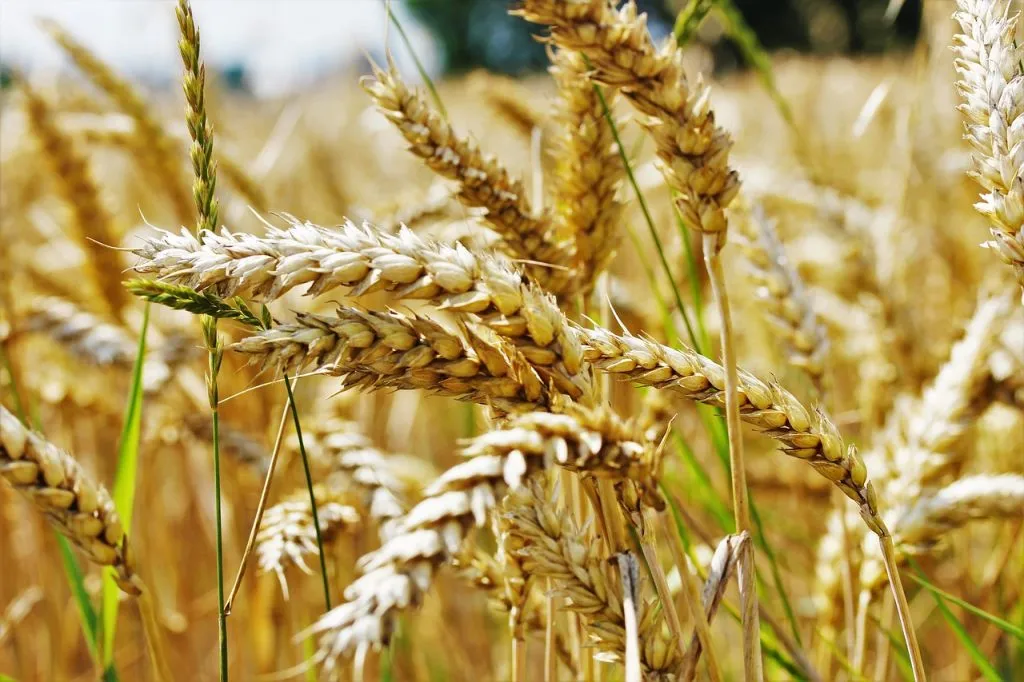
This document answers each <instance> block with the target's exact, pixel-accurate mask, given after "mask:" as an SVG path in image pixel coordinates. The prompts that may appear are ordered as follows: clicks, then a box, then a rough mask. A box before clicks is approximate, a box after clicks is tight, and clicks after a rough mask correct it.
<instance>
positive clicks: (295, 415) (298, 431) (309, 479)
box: [284, 375, 331, 611]
mask: <svg viewBox="0 0 1024 682" xmlns="http://www.w3.org/2000/svg"><path fill="white" fill-rule="evenodd" d="M296 381H298V379H296ZM284 388H285V390H286V391H287V392H288V405H289V408H290V409H291V413H292V421H293V422H294V423H295V435H296V437H297V438H298V440H299V454H300V455H301V456H302V471H303V473H305V475H306V489H307V490H309V506H310V509H312V511H313V530H314V531H315V532H316V546H317V549H319V550H320V578H321V579H322V580H323V585H324V605H325V606H326V607H327V610H328V611H330V610H331V588H330V585H328V582H327V560H326V559H325V558H324V542H323V537H322V536H321V534H320V515H319V513H318V512H317V509H316V495H315V494H314V493H313V475H312V474H311V473H310V471H309V457H307V456H306V445H305V443H304V442H303V440H302V424H301V423H300V421H299V409H298V407H296V406H295V394H294V393H293V392H292V382H291V381H290V380H289V379H288V376H287V375H285V377H284Z"/></svg>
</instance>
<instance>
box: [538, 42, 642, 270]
mask: <svg viewBox="0 0 1024 682" xmlns="http://www.w3.org/2000/svg"><path fill="white" fill-rule="evenodd" d="M550 70H551V74H552V76H554V79H555V82H556V83H557V84H558V89H559V93H560V94H561V96H562V110H561V112H560V119H561V120H560V123H561V124H562V130H561V132H560V135H559V136H558V137H557V138H556V145H557V146H556V153H557V155H558V157H557V159H558V163H557V167H556V168H555V172H554V186H555V196H557V197H558V205H557V206H556V207H555V211H556V214H555V222H556V224H557V225H558V228H557V229H559V230H560V232H561V233H563V234H566V235H572V236H573V237H574V238H575V240H576V260H577V263H578V266H577V268H578V270H579V274H578V276H577V277H576V278H574V280H573V282H574V284H573V286H574V287H577V288H581V289H583V290H588V289H589V288H590V287H592V286H593V285H594V283H595V281H596V279H597V276H598V275H600V274H601V273H602V272H603V271H604V270H605V268H607V266H608V264H609V262H610V261H611V259H612V257H613V256H614V255H615V250H616V248H617V247H618V242H619V238H620V235H619V233H618V229H619V226H618V223H619V221H620V220H621V219H622V214H623V209H624V206H623V204H622V203H621V202H619V201H617V200H616V198H615V195H616V192H617V191H618V188H619V185H620V183H621V182H622V179H623V177H624V171H623V168H622V161H621V159H620V158H619V152H618V149H617V147H616V144H615V137H614V135H613V133H612V129H611V126H609V125H608V121H607V120H605V117H604V107H603V106H602V104H601V99H600V98H599V97H598V95H597V93H596V92H595V91H594V83H593V82H592V81H591V80H590V79H589V77H588V76H587V72H588V69H587V66H586V63H585V62H584V61H583V58H582V56H580V55H579V54H578V53H574V52H569V51H567V50H559V51H558V52H556V53H555V54H554V55H553V56H552V67H551V69H550ZM605 99H606V101H607V103H608V106H609V108H610V107H611V106H612V104H613V102H614V95H613V94H611V93H609V94H608V95H606V97H605Z"/></svg>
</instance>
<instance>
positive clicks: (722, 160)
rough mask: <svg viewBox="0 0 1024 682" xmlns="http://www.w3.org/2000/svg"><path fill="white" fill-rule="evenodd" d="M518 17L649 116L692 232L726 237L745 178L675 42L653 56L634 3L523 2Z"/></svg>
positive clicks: (650, 129) (602, 0) (589, 0)
mask: <svg viewBox="0 0 1024 682" xmlns="http://www.w3.org/2000/svg"><path fill="white" fill-rule="evenodd" d="M513 13H514V14H517V15H519V16H521V17H523V18H524V19H526V20H527V21H531V22H533V23H537V24H545V25H547V26H549V27H550V28H551V41H552V42H553V43H555V44H556V45H558V47H560V48H563V49H567V50H576V51H579V52H580V53H582V54H583V55H585V56H586V57H587V59H588V60H589V62H590V66H591V67H592V71H591V72H590V76H591V78H593V79H594V80H595V81H597V82H599V83H603V84H605V85H609V86H611V87H614V88H618V89H619V91H620V92H621V93H622V94H623V96H624V97H625V98H626V99H628V100H629V101H630V103H632V104H633V106H635V107H636V108H637V110H638V111H640V112H641V113H642V114H645V115H646V117H647V121H646V122H645V125H646V127H647V129H648V132H649V133H650V134H651V137H652V138H653V139H654V141H655V143H656V145H657V151H658V158H659V159H660V161H661V163H662V164H663V166H662V170H663V172H664V173H665V178H666V180H667V182H668V184H669V186H670V187H671V188H672V189H673V190H675V191H677V192H679V199H678V201H677V204H678V206H679V209H680V211H681V212H682V214H683V217H684V218H685V220H686V223H687V225H689V226H690V227H692V228H694V229H696V230H699V231H701V232H708V233H724V232H725V231H726V229H727V227H728V221H727V219H726V217H725V207H726V206H728V205H729V202H731V201H732V199H733V198H734V197H735V196H736V192H737V191H738V190H739V177H738V175H737V174H736V172H735V171H733V170H731V169H730V168H729V166H728V157H729V149H730V147H731V146H732V142H731V140H730V139H729V135H728V134H727V133H726V132H725V131H724V130H722V129H721V128H718V127H717V126H715V119H714V115H713V113H712V112H711V109H710V106H709V92H708V89H707V87H705V86H704V84H703V83H702V82H701V81H700V80H698V81H697V82H694V83H691V82H690V81H689V80H688V79H687V78H686V74H685V73H684V71H683V65H682V54H681V52H680V50H679V49H678V48H677V47H676V44H675V41H674V40H673V39H671V38H670V39H669V41H668V42H667V43H666V44H665V45H664V46H663V47H662V48H661V49H657V48H655V47H654V43H653V42H652V41H651V36H650V34H649V33H648V31H647V21H646V16H645V15H643V14H641V15H639V16H638V15H637V8H636V4H635V3H633V2H632V1H630V2H627V3H626V4H625V5H623V7H622V8H621V9H620V10H618V11H616V10H615V9H614V8H613V6H612V4H611V3H609V2H607V0H524V2H523V3H522V6H521V8H520V9H517V10H515V11H514V12H513ZM720 243H724V240H720Z"/></svg>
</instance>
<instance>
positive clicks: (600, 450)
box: [309, 404, 658, 675]
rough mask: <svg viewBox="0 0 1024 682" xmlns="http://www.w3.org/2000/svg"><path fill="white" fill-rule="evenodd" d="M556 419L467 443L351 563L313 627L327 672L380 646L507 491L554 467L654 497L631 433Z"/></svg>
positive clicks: (654, 461)
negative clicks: (381, 540)
mask: <svg viewBox="0 0 1024 682" xmlns="http://www.w3.org/2000/svg"><path fill="white" fill-rule="evenodd" d="M560 409H562V410H563V411H564V413H562V414H551V413H545V412H532V413H528V414H524V415H520V416H517V417H515V418H513V419H512V420H510V421H509V422H508V424H507V425H506V426H505V427H504V428H501V429H499V430H495V431H491V432H488V433H485V434H483V435H481V436H478V437H477V438H475V439H473V440H472V441H470V443H469V444H468V445H467V446H466V447H465V448H464V450H463V454H464V455H465V456H467V457H470V458H471V459H469V460H467V461H465V462H463V463H461V464H457V465H456V466H454V467H452V468H451V469H449V470H448V471H446V472H445V473H444V474H442V475H441V476H440V477H439V478H438V479H437V480H435V481H434V482H433V483H432V484H431V485H430V486H428V487H427V488H426V489H425V490H424V499H423V500H422V501H421V502H420V503H419V504H417V505H416V506H415V507H413V508H412V509H411V510H410V511H409V513H408V514H407V515H406V516H405V517H404V518H403V519H402V520H401V521H400V524H399V526H398V530H397V532H396V534H395V535H394V536H393V537H392V538H391V539H390V540H389V541H388V542H387V543H386V544H385V545H384V546H382V547H381V548H380V549H378V550H376V551H374V552H371V553H370V554H367V555H366V556H364V557H363V558H362V559H360V561H359V566H360V568H361V569H362V570H363V571H364V574H363V576H362V577H360V578H359V579H358V580H356V581H355V582H354V583H352V584H351V585H349V587H348V588H347V589H346V590H345V598H346V599H347V602H346V603H345V604H342V605H341V606H339V607H337V608H335V609H334V610H332V611H330V612H329V613H327V614H325V615H324V616H323V617H322V618H321V619H320V620H319V621H318V622H317V623H316V624H315V625H314V626H313V627H312V628H311V629H310V631H309V632H310V634H315V635H317V636H318V639H319V648H318V651H317V653H316V655H315V657H314V659H315V660H316V661H317V662H318V663H320V664H321V665H322V666H323V667H324V671H325V673H327V674H328V675H334V674H337V671H338V666H339V663H340V659H341V658H342V657H344V656H348V655H352V654H355V656H356V660H361V659H362V658H363V656H364V655H365V653H366V651H367V650H368V649H369V648H371V647H379V646H380V645H382V644H384V643H386V642H387V641H388V640H389V639H390V637H391V634H392V632H393V628H394V621H395V617H396V616H397V614H398V613H399V612H401V611H402V610H404V609H406V608H408V607H409V605H416V604H419V603H420V601H421V600H422V598H423V595H424V594H425V593H426V591H427V590H428V589H429V588H430V585H431V583H432V582H433V578H434V575H435V573H436V571H437V569H438V568H439V566H440V565H441V564H443V563H446V562H448V561H449V560H450V559H451V558H452V557H455V556H458V555H460V554H461V552H462V549H463V546H464V545H465V543H466V540H467V535H468V532H469V530H470V528H472V527H474V526H476V527H480V526H484V525H485V524H486V523H487V521H488V518H489V516H490V515H491V512H492V511H493V510H494V509H495V507H496V505H497V504H498V500H499V499H500V498H501V496H502V495H503V494H504V492H505V490H506V489H507V488H512V489H515V488H517V487H519V486H520V485H521V484H522V482H523V481H524V480H525V479H526V478H527V477H529V476H530V475H531V474H532V473H534V472H536V471H539V470H541V469H543V468H545V467H547V466H550V465H553V464H556V465H561V466H563V467H566V468H568V469H570V470H575V471H581V472H586V473H589V474H592V475H596V476H607V477H611V478H618V479H621V478H624V477H628V478H630V479H632V480H635V481H637V482H638V483H639V484H641V485H642V486H643V489H644V490H645V492H646V494H647V496H648V497H651V498H655V497H656V496H657V488H656V483H655V476H656V474H657V466H658V458H657V453H655V452H654V451H652V449H651V448H649V447H647V446H645V445H643V444H641V443H639V442H637V441H636V440H633V439H631V430H632V429H631V427H630V425H628V424H625V423H623V422H621V421H620V420H618V419H617V418H616V417H615V416H614V415H613V414H611V413H610V412H607V411H603V410H595V409H587V408H582V407H579V406H574V405H572V404H562V405H560Z"/></svg>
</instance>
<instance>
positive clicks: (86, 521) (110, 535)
mask: <svg viewBox="0 0 1024 682" xmlns="http://www.w3.org/2000/svg"><path fill="white" fill-rule="evenodd" d="M0 476H3V478H5V479H6V480H7V482H8V483H10V484H11V485H12V486H13V487H14V488H15V489H16V490H17V491H18V492H19V493H21V494H22V495H23V496H24V497H25V498H26V499H27V500H28V501H29V502H31V503H32V505H33V506H34V507H35V508H36V509H37V510H38V511H39V512H40V513H42V514H44V515H45V516H46V518H47V520H48V521H49V522H50V524H51V525H53V526H54V528H56V530H57V531H58V532H60V533H61V534H62V535H64V536H65V537H67V538H68V539H69V540H71V541H72V542H73V543H74V544H75V545H76V546H77V547H78V548H79V549H81V550H82V552H83V553H84V554H85V555H86V556H87V557H88V558H89V560H90V561H91V562H93V563H95V564H98V565H100V566H110V567H111V568H112V569H113V571H114V580H115V581H116V582H117V585H118V587H120V588H121V590H122V591H124V592H125V593H127V594H129V595H133V596H137V595H138V594H140V591H139V588H138V586H137V585H136V583H135V581H134V578H135V571H134V568H133V565H132V562H131V560H130V558H129V555H128V539H127V536H126V535H125V532H124V528H122V526H121V521H120V518H119V517H118V514H117V511H116V510H115V509H114V501H113V500H112V499H111V497H110V493H108V492H107V489H106V488H104V487H103V486H101V485H99V484H98V483H97V482H96V481H95V480H94V479H93V478H92V477H90V476H89V475H88V474H87V473H86V472H85V471H84V470H83V469H82V467H81V466H80V465H79V464H78V462H76V461H75V460H74V459H73V458H72V457H71V455H69V454H68V453H66V452H64V451H63V450H61V449H60V448H58V447H57V446H56V445H53V444H52V443H50V442H48V441H46V440H45V439H43V438H42V437H41V436H39V435H38V434H35V433H33V432H31V431H29V430H28V429H27V428H25V426H23V425H22V423H21V422H20V421H19V420H18V418H17V417H15V416H14V415H13V414H11V413H10V412H8V411H7V409H6V408H4V407H0Z"/></svg>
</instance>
